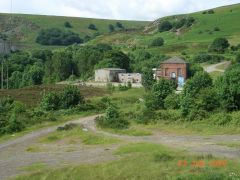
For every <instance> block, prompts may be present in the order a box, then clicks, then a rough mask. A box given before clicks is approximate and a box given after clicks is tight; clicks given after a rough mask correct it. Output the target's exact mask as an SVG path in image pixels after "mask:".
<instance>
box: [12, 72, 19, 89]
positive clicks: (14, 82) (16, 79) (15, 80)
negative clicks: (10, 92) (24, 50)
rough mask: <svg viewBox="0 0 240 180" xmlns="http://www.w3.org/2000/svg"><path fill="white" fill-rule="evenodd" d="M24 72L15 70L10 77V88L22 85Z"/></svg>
mask: <svg viewBox="0 0 240 180" xmlns="http://www.w3.org/2000/svg"><path fill="white" fill-rule="evenodd" d="M21 81H22V73H21V72H19V71H14V72H13V73H12V75H11V77H10V78H9V88H10V89H18V88H20V86H21Z"/></svg>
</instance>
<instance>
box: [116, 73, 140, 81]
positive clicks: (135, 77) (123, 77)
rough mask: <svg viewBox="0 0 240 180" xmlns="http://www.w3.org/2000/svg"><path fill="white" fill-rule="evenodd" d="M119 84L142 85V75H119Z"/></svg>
mask: <svg viewBox="0 0 240 180" xmlns="http://www.w3.org/2000/svg"><path fill="white" fill-rule="evenodd" d="M118 79H119V82H121V83H127V82H131V83H141V82H142V74H140V73H119V74H118Z"/></svg>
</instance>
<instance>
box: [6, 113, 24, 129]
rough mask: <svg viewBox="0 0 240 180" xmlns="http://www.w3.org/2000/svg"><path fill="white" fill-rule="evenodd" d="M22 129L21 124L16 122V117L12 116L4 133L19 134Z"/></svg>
mask: <svg viewBox="0 0 240 180" xmlns="http://www.w3.org/2000/svg"><path fill="white" fill-rule="evenodd" d="M23 128H24V126H23V124H22V123H21V122H20V121H19V120H17V118H16V115H15V114H12V115H11V117H10V119H9V123H8V126H7V127H6V132H8V133H13V132H20V131H21V130H23Z"/></svg>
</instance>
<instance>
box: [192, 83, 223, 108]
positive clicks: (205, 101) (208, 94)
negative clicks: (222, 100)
mask: <svg viewBox="0 0 240 180" xmlns="http://www.w3.org/2000/svg"><path fill="white" fill-rule="evenodd" d="M195 106H196V107H197V108H198V109H203V110H206V111H213V110H214V109H215V108H217V107H219V103H218V99H217V96H216V90H215V89H214V88H205V89H202V90H200V92H199V94H198V95H197V98H196V100H195Z"/></svg>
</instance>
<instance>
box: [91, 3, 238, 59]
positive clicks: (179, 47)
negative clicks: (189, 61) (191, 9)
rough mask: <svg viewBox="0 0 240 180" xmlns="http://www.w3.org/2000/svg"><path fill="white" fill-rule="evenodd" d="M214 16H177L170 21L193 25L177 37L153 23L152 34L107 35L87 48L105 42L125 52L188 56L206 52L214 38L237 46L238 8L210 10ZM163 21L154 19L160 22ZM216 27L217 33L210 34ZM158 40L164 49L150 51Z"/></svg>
mask: <svg viewBox="0 0 240 180" xmlns="http://www.w3.org/2000/svg"><path fill="white" fill-rule="evenodd" d="M214 12H215V13H214V14H202V12H196V13H192V14H184V15H179V16H170V17H168V19H169V20H170V21H175V18H180V17H186V16H188V17H190V16H191V17H194V19H195V23H194V25H193V26H192V27H191V28H188V29H185V30H184V29H183V30H182V32H181V33H180V35H177V34H176V33H175V32H172V31H169V32H163V33H158V32H157V23H154V24H150V25H149V27H151V28H150V29H151V31H152V32H153V33H150V34H149V33H145V32H143V31H140V32H139V31H133V32H129V33H127V34H126V33H124V32H122V33H121V32H119V33H113V34H111V35H104V36H100V37H97V38H96V39H94V40H93V41H90V42H89V44H95V43H97V42H105V43H110V44H113V45H116V46H118V47H121V48H123V49H124V50H125V51H129V48H128V47H133V46H134V45H136V46H137V47H142V48H145V49H146V50H148V51H149V52H152V53H154V54H158V55H161V54H169V55H181V52H182V51H185V52H186V53H187V54H188V55H189V54H192V53H196V52H198V51H203V50H206V49H207V48H208V46H209V45H210V44H211V42H212V41H213V40H214V39H215V38H217V37H225V38H227V39H228V40H229V42H230V44H231V45H237V44H239V43H240V22H239V17H240V4H235V5H231V6H226V7H219V8H215V9H214ZM163 19H165V17H164V18H161V19H158V20H157V21H159V22H160V21H162V20H163ZM215 27H218V28H219V29H220V31H214V28H215ZM200 32H201V33H200ZM157 37H162V38H163V39H164V42H165V43H164V46H161V47H153V48H152V47H150V48H149V45H150V44H151V42H152V40H153V39H155V38H157ZM148 48H149V49H148Z"/></svg>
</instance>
